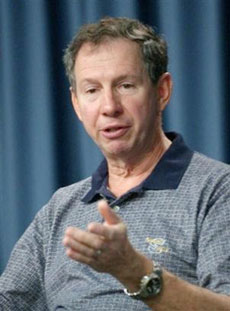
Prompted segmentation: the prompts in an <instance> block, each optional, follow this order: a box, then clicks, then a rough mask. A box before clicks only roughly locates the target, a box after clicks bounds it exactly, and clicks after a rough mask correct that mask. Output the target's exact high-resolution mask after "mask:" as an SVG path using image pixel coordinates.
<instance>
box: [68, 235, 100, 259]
mask: <svg viewBox="0 0 230 311" xmlns="http://www.w3.org/2000/svg"><path fill="white" fill-rule="evenodd" d="M63 244H64V246H65V247H67V249H68V250H69V249H71V250H72V251H73V252H77V253H79V254H81V255H83V256H86V257H94V255H95V252H96V249H94V248H91V247H88V246H86V245H85V244H82V243H79V242H78V241H76V240H74V239H70V238H68V237H65V238H64V239H63Z"/></svg>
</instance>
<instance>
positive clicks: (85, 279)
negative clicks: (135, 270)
mask: <svg viewBox="0 0 230 311" xmlns="http://www.w3.org/2000/svg"><path fill="white" fill-rule="evenodd" d="M168 137H169V139H171V140H172V144H171V146H170V148H169V149H168V150H167V151H166V152H165V154H164V155H163V157H162V158H161V159H160V161H159V163H158V164H157V166H156V167H155V169H154V170H153V171H152V173H151V174H150V175H149V177H148V178H146V179H145V180H144V181H143V182H142V183H141V184H140V185H139V186H137V187H135V188H133V189H131V190H130V191H128V192H127V193H125V194H124V195H122V196H121V197H118V198H115V197H114V196H113V195H112V194H111V193H110V192H108V190H107V188H106V185H107V166H106V161H103V162H102V164H101V165H100V167H99V168H98V169H97V171H96V172H95V173H94V174H93V176H92V177H89V178H86V179H85V180H82V181H80V182H77V183H75V184H73V185H70V186H68V187H64V188H62V189H59V190H58V191H57V192H56V193H55V194H54V195H53V197H52V198H51V199H50V201H49V202H48V203H47V204H46V205H45V206H44V207H43V208H42V209H41V210H40V211H39V212H38V214H37V215H36V217H35V219H34V220H33V222H32V223H31V225H30V226H29V228H28V229H27V230H26V232H25V233H24V234H23V236H22V237H21V239H20V240H19V241H18V243H17V244H16V246H15V248H14V250H13V252H12V255H11V258H10V260H9V263H8V265H7V268H6V270H5V271H4V273H3V274H2V276H1V277H0V310H4V311H8V310H9V311H17V310H18V308H20V310H32V311H44V310H53V311H59V310H62V311H63V310H66V311H67V310H68V311H88V310H90V311H98V310H100V311H108V310H110V311H120V310H126V311H133V310H139V311H149V308H148V307H147V306H146V305H145V304H144V303H143V302H142V301H136V300H134V299H131V298H129V297H128V296H127V295H125V294H124V292H123V285H122V284H121V283H119V282H118V281H117V280H116V279H115V278H113V277H112V276H111V275H110V274H107V273H98V272H97V271H95V270H93V269H92V268H90V267H89V266H87V265H83V264H81V263H79V262H76V261H74V260H71V259H69V258H68V257H67V256H66V254H65V249H64V247H63V245H62V239H63V235H64V232H65V230H66V228H67V227H68V226H75V227H78V228H81V229H82V230H86V228H87V224H89V223H91V222H102V221H103V220H102V216H101V215H100V214H99V212H98V209H97V200H98V199H101V196H104V197H106V198H107V199H108V201H109V203H110V206H111V207H112V208H115V207H116V206H118V207H119V208H118V210H117V213H118V214H119V216H120V217H121V219H122V220H123V221H124V223H125V224H126V226H127V231H128V237H129V240H130V243H131V244H132V245H133V247H134V248H135V249H137V250H138V251H139V252H141V253H142V254H143V255H145V256H147V257H148V258H150V259H152V260H153V261H155V262H158V263H160V264H161V265H162V267H163V268H164V269H166V270H168V271H170V272H171V273H173V274H174V275H177V276H178V277H179V278H181V279H183V280H185V281H187V282H189V283H191V284H195V285H197V286H200V287H204V288H207V289H209V290H211V291H214V292H217V293H221V294H227V295H229V294H230V278H229V271H230V230H229V228H230V186H229V185H230V168H229V165H226V164H224V163H220V162H218V161H215V160H212V159H210V158H207V157H206V156H204V155H201V154H199V153H197V152H193V151H191V150H190V149H189V148H188V147H186V145H185V144H184V142H183V139H182V137H181V136H180V135H177V134H174V133H170V134H168ZM128 268H129V267H127V269H128ZM178 294H180V293H178Z"/></svg>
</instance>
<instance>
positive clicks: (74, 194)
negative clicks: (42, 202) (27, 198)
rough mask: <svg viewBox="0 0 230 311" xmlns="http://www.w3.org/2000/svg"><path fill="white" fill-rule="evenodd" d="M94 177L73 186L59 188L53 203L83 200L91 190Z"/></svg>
mask: <svg viewBox="0 0 230 311" xmlns="http://www.w3.org/2000/svg"><path fill="white" fill-rule="evenodd" d="M91 181H92V177H88V178H85V179H82V180H80V181H78V182H76V183H73V184H71V185H68V186H65V187H61V188H59V189H58V190H57V191H56V192H55V193H54V194H53V196H52V198H51V201H56V200H58V201H59V202H60V201H65V200H71V199H79V200H81V199H82V198H83V196H84V195H85V194H86V193H87V192H88V191H89V190H90V188H91Z"/></svg>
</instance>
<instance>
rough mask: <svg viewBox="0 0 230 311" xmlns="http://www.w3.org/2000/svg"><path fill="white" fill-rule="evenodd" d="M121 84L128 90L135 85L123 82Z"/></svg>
mask: <svg viewBox="0 0 230 311" xmlns="http://www.w3.org/2000/svg"><path fill="white" fill-rule="evenodd" d="M121 86H122V87H123V88H124V89H126V90H127V89H131V88H133V87H134V85H133V84H132V83H123V84H122V85H121Z"/></svg>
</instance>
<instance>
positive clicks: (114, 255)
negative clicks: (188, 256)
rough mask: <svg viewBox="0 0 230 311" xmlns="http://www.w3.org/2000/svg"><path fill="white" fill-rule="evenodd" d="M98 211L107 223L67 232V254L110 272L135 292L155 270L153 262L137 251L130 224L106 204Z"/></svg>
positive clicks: (72, 228)
mask: <svg viewBox="0 0 230 311" xmlns="http://www.w3.org/2000/svg"><path fill="white" fill-rule="evenodd" d="M98 210H99V213H100V214H101V216H102V217H103V218H104V220H105V221H104V223H103V224H100V223H90V224H89V225H88V227H87V229H88V230H87V231H83V230H80V229H78V228H75V227H69V228H67V229H66V232H65V236H64V239H63V244H64V245H65V246H66V254H67V256H69V257H70V258H71V259H73V260H76V261H79V262H81V263H84V264H87V265H89V266H90V267H91V268H93V269H95V270H96V271H98V272H106V273H110V274H111V275H113V276H114V277H115V278H117V279H118V280H119V281H120V282H121V283H123V284H124V286H126V287H128V288H130V289H133V290H135V289H137V288H139V282H140V279H141V277H142V276H143V275H144V274H146V273H150V272H151V271H152V261H151V260H149V259H148V258H146V257H145V256H143V255H142V254H140V253H139V252H137V251H136V250H135V249H134V248H133V246H132V245H131V243H130V242H129V240H128V235H127V228H126V225H125V224H124V222H123V221H122V219H121V218H120V217H119V216H118V215H117V214H116V213H114V212H113V210H112V209H111V208H110V207H109V205H108V203H107V202H106V201H104V200H103V201H100V202H99V203H98ZM98 251H100V252H99V253H100V254H99V253H98Z"/></svg>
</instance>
